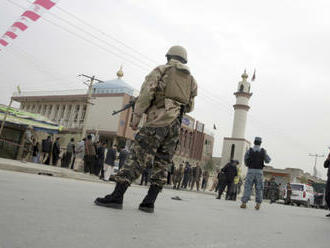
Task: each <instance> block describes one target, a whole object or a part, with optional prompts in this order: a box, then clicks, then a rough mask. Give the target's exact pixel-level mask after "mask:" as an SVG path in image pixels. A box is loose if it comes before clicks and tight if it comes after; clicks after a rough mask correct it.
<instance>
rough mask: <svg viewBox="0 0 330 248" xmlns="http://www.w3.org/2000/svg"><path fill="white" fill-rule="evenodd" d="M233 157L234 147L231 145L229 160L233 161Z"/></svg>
mask: <svg viewBox="0 0 330 248" xmlns="http://www.w3.org/2000/svg"><path fill="white" fill-rule="evenodd" d="M234 155H235V145H234V144H232V145H231V150H230V160H232V159H234Z"/></svg>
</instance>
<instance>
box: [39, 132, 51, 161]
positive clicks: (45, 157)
mask: <svg viewBox="0 0 330 248" xmlns="http://www.w3.org/2000/svg"><path fill="white" fill-rule="evenodd" d="M41 152H42V155H41V162H42V163H44V164H48V165H49V164H50V157H51V153H52V140H51V137H50V136H48V137H47V139H44V140H42V143H41Z"/></svg>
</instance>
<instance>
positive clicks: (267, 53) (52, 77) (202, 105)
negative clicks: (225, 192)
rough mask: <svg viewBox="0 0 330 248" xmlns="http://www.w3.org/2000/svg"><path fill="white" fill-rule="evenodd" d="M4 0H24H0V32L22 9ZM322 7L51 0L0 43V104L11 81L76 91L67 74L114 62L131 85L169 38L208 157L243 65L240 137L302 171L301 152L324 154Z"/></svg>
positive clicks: (325, 21)
mask: <svg viewBox="0 0 330 248" xmlns="http://www.w3.org/2000/svg"><path fill="white" fill-rule="evenodd" d="M10 2H15V3H17V4H19V5H22V6H24V7H28V6H29V3H28V2H27V1H26V0H10V1H9V0H1V1H0V33H1V34H2V33H4V32H5V31H6V30H7V29H8V27H9V26H10V25H11V24H12V23H13V22H14V21H15V20H16V19H17V17H18V16H19V15H21V14H22V13H23V10H22V9H21V8H19V7H17V6H15V5H13V4H12V3H10ZM63 9H64V10H66V11H68V13H65V12H63ZM329 13H330V2H329V1H327V0H314V1H305V0H287V1H281V0H278V1H261V0H260V1H256V0H250V1H244V0H240V1H235V0H233V1H219V0H217V1H194V0H189V1H188V0H180V1H177V0H176V1H174V0H167V1H160V0H144V1H141V0H121V1H116V0H97V1H87V0H79V1H78V0H61V1H59V2H58V4H57V7H54V8H53V9H52V10H51V11H49V13H46V14H45V15H44V16H43V18H42V19H40V20H38V22H36V23H33V24H31V25H30V27H29V29H28V30H26V32H24V33H23V34H22V35H20V37H18V38H17V39H16V40H15V41H14V42H12V44H11V45H10V46H8V47H7V48H6V49H4V50H3V51H0V75H1V91H0V102H1V103H4V104H6V103H8V101H9V98H10V96H11V94H12V92H14V91H15V90H16V85H17V84H19V85H20V86H21V88H22V91H26V90H64V89H78V88H83V87H84V85H83V84H82V83H81V80H80V79H78V78H77V74H79V73H85V74H90V75H96V76H97V77H98V78H100V79H102V80H110V79H113V78H115V73H116V71H117V70H118V68H119V67H120V65H123V67H124V69H123V70H124V73H125V76H124V80H125V81H126V82H127V83H129V84H130V85H132V86H133V87H134V88H136V89H139V88H140V86H141V84H142V82H143V79H144V76H145V74H146V73H148V72H149V71H151V70H152V69H153V68H154V67H155V66H157V65H158V64H160V63H164V62H165V57H164V54H165V53H166V51H167V49H168V48H169V47H170V46H171V45H176V44H179V45H183V46H184V47H186V49H187V51H188V57H189V58H188V59H189V62H188V65H189V66H190V68H191V70H192V73H193V75H194V77H195V78H196V80H197V82H198V84H199V96H198V97H197V99H196V109H195V111H194V112H193V113H192V116H193V117H195V118H196V119H198V120H200V121H202V122H204V123H206V126H207V128H208V129H209V130H212V126H213V123H215V124H216V126H217V130H215V131H213V132H214V134H215V140H216V142H215V149H214V155H215V156H220V155H221V150H222V140H223V137H229V136H230V135H231V131H232V121H233V113H234V111H233V108H232V105H233V104H234V103H235V97H234V96H233V92H234V91H235V90H236V88H237V83H238V82H239V81H240V79H241V77H240V76H241V74H242V72H243V71H244V69H245V68H246V69H247V72H248V74H249V75H250V78H251V76H252V73H253V70H254V68H256V69H257V75H256V76H257V79H256V81H255V82H252V86H251V89H252V92H253V96H252V98H251V100H250V106H251V109H250V111H249V114H248V122H247V133H246V137H247V139H248V140H251V141H252V140H253V137H255V136H261V137H263V140H264V146H265V148H266V149H267V151H268V153H269V154H270V156H271V157H272V159H273V161H272V166H274V167H277V168H286V167H295V168H302V169H304V170H305V171H308V172H312V168H313V161H314V160H313V158H311V157H309V156H308V154H309V153H319V154H325V155H327V153H328V146H330V140H329V134H328V128H329V121H330V114H329V109H328V108H329V106H330V98H329V93H328V90H330V86H329V83H330V80H329V78H330V72H329V68H330V62H329V55H330V48H329V46H330V45H329V44H330V15H329ZM72 14H73V15H74V16H73V15H72ZM75 17H78V18H80V19H82V20H83V21H84V22H85V23H82V22H80V21H78V20H77V19H76V18H75ZM46 19H47V20H50V21H51V22H48V21H46ZM69 23H72V24H74V26H75V27H73V26H71V25H69ZM54 24H55V25H54ZM88 24H90V26H89V25H88ZM99 31H101V32H103V34H102V33H101V32H99ZM123 44H124V45H123ZM323 160H324V159H323V158H321V159H320V160H319V163H318V170H319V171H320V172H322V175H323V177H324V176H325V175H326V173H325V170H324V169H323Z"/></svg>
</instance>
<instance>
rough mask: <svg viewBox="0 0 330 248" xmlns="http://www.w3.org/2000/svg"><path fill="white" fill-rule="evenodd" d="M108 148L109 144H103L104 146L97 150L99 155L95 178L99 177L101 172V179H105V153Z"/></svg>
mask: <svg viewBox="0 0 330 248" xmlns="http://www.w3.org/2000/svg"><path fill="white" fill-rule="evenodd" d="M106 146H107V143H105V142H103V143H102V145H99V146H98V147H97V150H96V155H97V166H96V168H95V176H99V174H100V172H101V175H100V179H104V169H103V166H104V152H105V148H106Z"/></svg>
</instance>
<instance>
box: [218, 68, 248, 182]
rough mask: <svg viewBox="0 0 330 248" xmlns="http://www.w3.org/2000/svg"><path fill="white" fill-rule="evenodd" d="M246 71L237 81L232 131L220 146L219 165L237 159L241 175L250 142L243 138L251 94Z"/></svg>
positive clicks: (244, 170) (244, 167)
mask: <svg viewBox="0 0 330 248" xmlns="http://www.w3.org/2000/svg"><path fill="white" fill-rule="evenodd" d="M247 78H248V75H247V74H246V71H244V73H243V74H242V80H241V81H240V82H239V83H238V87H237V91H236V92H235V93H234V95H235V96H236V103H235V105H234V106H233V107H234V110H235V114H234V121H233V131H232V135H231V137H225V138H224V140H223V146H222V156H221V166H222V167H223V166H225V165H226V164H227V163H228V162H229V161H230V160H238V161H239V163H240V165H239V166H240V167H241V171H242V176H243V177H244V176H245V174H246V166H244V155H245V152H246V151H247V150H248V149H249V147H250V142H249V141H248V140H246V139H245V128H246V121H247V113H248V111H249V109H250V106H249V99H250V97H251V96H252V93H251V92H250V83H249V82H248V81H247Z"/></svg>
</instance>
